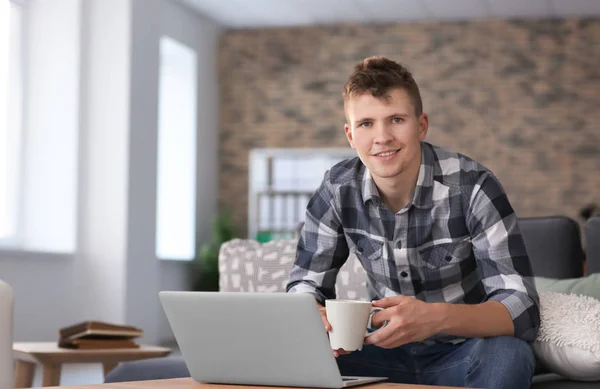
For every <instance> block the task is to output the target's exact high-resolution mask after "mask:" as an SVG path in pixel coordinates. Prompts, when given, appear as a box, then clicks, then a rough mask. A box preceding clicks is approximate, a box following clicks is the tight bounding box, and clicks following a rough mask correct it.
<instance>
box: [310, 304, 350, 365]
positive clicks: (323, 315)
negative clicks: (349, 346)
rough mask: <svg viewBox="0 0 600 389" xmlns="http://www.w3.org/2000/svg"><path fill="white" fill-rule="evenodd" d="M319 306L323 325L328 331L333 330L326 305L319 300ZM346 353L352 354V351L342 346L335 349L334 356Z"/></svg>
mask: <svg viewBox="0 0 600 389" xmlns="http://www.w3.org/2000/svg"><path fill="white" fill-rule="evenodd" d="M317 306H318V307H319V313H320V314H321V320H322V321H323V326H324V327H325V331H327V332H329V331H331V324H329V321H328V320H327V312H326V311H325V307H324V306H322V305H321V304H319V303H318V302H317ZM346 354H350V351H346V350H344V349H342V348H340V349H337V350H333V356H334V357H336V358H337V357H339V356H340V355H346Z"/></svg>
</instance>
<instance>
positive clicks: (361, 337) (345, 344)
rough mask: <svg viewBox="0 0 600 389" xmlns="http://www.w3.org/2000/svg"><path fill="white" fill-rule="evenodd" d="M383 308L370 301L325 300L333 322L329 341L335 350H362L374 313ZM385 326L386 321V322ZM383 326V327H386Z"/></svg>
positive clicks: (328, 316)
mask: <svg viewBox="0 0 600 389" xmlns="http://www.w3.org/2000/svg"><path fill="white" fill-rule="evenodd" d="M381 310H383V308H377V307H374V306H373V305H372V304H371V302H370V301H357V300H325V311H326V313H327V321H328V322H329V324H331V331H329V342H330V343H331V348H332V349H333V350H338V349H344V350H346V351H356V350H359V351H360V350H362V347H363V343H364V341H365V337H367V336H369V335H371V334H373V333H375V332H371V333H369V332H368V330H369V329H370V328H369V327H370V326H371V317H372V315H373V313H375V312H377V311H381ZM384 326H385V323H384ZM384 326H382V327H384Z"/></svg>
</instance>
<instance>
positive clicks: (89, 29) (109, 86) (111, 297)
mask: <svg viewBox="0 0 600 389" xmlns="http://www.w3.org/2000/svg"><path fill="white" fill-rule="evenodd" d="M49 2H51V0H36V1H35V2H31V4H32V6H33V7H38V6H39V7H46V6H48V4H49ZM69 3H70V4H71V3H72V6H73V7H75V8H76V9H75V11H73V9H70V10H69V12H65V13H60V12H53V13H52V14H51V16H48V17H52V18H54V19H53V20H52V21H51V22H52V23H50V21H49V22H48V25H50V24H51V25H61V24H65V23H71V25H72V24H73V23H74V22H73V19H76V21H75V27H76V29H77V30H79V31H81V42H80V44H79V46H78V47H77V56H78V58H77V62H80V66H78V73H79V75H78V77H77V84H79V89H78V91H77V95H78V97H79V99H78V101H79V106H80V109H79V111H78V112H76V113H75V120H76V122H77V123H78V126H79V139H78V145H79V152H78V155H79V156H78V159H77V167H78V179H79V183H78V189H77V202H78V216H77V230H78V235H77V251H76V252H75V253H74V254H64V255H52V254H49V253H45V252H19V251H12V252H8V251H0V277H1V278H2V279H4V280H5V281H7V282H8V283H9V284H10V285H11V286H12V287H13V288H14V290H15V299H16V302H15V340H17V341H55V340H56V339H57V331H58V329H59V328H61V327H63V326H66V325H70V324H73V323H76V322H79V321H83V320H103V321H111V322H116V323H126V324H131V325H136V326H139V327H141V328H142V329H144V331H145V336H144V337H143V338H142V339H141V341H142V342H148V343H154V342H160V341H165V340H170V339H172V333H171V331H170V328H169V326H168V323H167V322H166V319H165V317H164V314H163V313H162V309H161V308H160V306H159V302H158V296H157V295H158V291H159V290H165V289H169V290H178V289H186V288H187V282H188V278H187V276H188V272H187V266H186V263H185V262H165V261H158V260H157V259H156V257H155V253H154V249H155V236H154V235H155V222H154V215H155V201H156V199H155V193H156V152H157V120H156V114H157V101H158V95H157V94H158V64H159V51H158V41H159V38H160V36H161V34H168V35H170V36H171V37H173V38H175V39H177V40H180V41H181V42H183V43H184V44H186V45H188V46H190V47H192V48H194V49H195V50H196V52H197V55H198V70H197V73H198V90H199V91H201V93H200V96H199V102H198V118H199V120H198V132H199V136H198V156H199V161H198V190H197V193H198V196H197V197H198V199H197V201H198V203H197V216H198V226H197V235H198V239H199V241H204V240H206V239H208V237H209V234H210V222H211V219H212V217H213V216H214V210H215V209H216V204H217V200H216V199H217V179H216V177H217V168H216V166H217V151H216V150H217V133H218V128H217V123H218V118H217V117H216V115H215V114H214V113H215V112H216V111H217V104H218V87H217V81H216V79H217V77H216V75H217V70H216V54H217V43H218V38H219V35H220V30H219V28H218V27H217V26H216V25H215V24H214V23H212V22H210V21H208V20H206V19H204V18H202V17H200V16H198V15H197V14H195V13H194V12H192V11H190V10H188V9H186V8H183V7H182V6H180V5H178V4H176V3H174V2H171V1H169V0H70V1H69ZM61 4H67V2H64V3H61ZM73 12H75V15H76V16H77V17H76V18H70V19H65V17H66V15H71V16H72V15H73ZM45 33H47V34H52V33H53V31H52V30H48V31H46V32H45ZM34 44H36V45H40V48H39V49H40V52H42V51H43V52H45V53H51V52H52V51H51V50H47V49H44V50H42V48H41V45H44V44H45V42H44V41H43V40H40V41H39V42H35V43H34ZM33 50H36V49H35V47H34V48H33ZM46 55H49V54H46ZM43 60H44V59H43V58H39V61H43ZM57 97H59V95H57ZM42 125H43V123H42ZM47 185H49V186H51V185H55V183H53V182H49V183H48V184H47Z"/></svg>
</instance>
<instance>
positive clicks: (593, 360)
mask: <svg viewBox="0 0 600 389" xmlns="http://www.w3.org/2000/svg"><path fill="white" fill-rule="evenodd" d="M540 308H541V309H540V313H541V326H540V331H539V334H538V337H537V339H536V341H535V342H534V344H533V350H534V352H535V354H536V357H537V358H538V360H539V361H540V362H541V363H542V364H543V365H544V366H545V367H547V368H548V369H549V370H550V371H552V372H554V373H557V374H560V375H562V376H565V377H567V378H571V379H575V380H582V381H592V380H600V331H599V330H598V329H599V328H600V301H599V300H596V299H594V298H592V297H588V296H577V295H574V294H563V293H555V292H543V293H540Z"/></svg>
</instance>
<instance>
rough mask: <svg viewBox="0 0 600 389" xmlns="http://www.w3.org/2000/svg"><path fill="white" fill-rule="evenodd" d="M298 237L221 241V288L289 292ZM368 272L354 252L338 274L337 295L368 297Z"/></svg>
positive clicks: (232, 290)
mask: <svg viewBox="0 0 600 389" xmlns="http://www.w3.org/2000/svg"><path fill="white" fill-rule="evenodd" d="M297 243H298V241H297V240H295V239H289V240H274V241H271V242H267V243H259V242H257V241H255V240H250V239H234V240H231V241H228V242H225V243H223V244H222V245H221V249H220V252H219V290H221V291H223V292H285V286H286V285H287V282H288V279H289V274H290V270H291V269H292V266H293V264H294V260H295V259H296V245H297ZM366 280H367V276H366V273H365V271H364V270H363V268H362V266H361V264H360V262H359V261H358V259H357V258H356V257H355V256H354V255H350V257H349V258H348V261H346V264H344V266H343V267H342V268H341V269H340V272H339V273H338V277H337V283H336V291H337V297H338V298H343V299H355V300H368V299H369V297H368V294H367V288H366Z"/></svg>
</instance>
